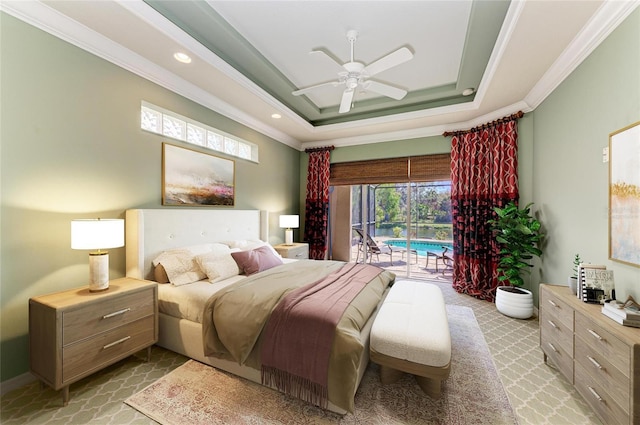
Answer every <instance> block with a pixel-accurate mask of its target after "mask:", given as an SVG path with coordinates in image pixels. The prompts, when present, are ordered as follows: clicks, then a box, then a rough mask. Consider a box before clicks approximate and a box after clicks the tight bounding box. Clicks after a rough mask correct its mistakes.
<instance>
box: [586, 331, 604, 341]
mask: <svg viewBox="0 0 640 425" xmlns="http://www.w3.org/2000/svg"><path fill="white" fill-rule="evenodd" d="M587 331H588V332H589V333H590V334H591V335H593V336H594V338H597V339H599V340H600V341H602V337H601V336H600V335H598V334H597V332H596V331H594V330H593V329H587Z"/></svg>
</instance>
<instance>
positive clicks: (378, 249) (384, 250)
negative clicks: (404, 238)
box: [353, 227, 406, 266]
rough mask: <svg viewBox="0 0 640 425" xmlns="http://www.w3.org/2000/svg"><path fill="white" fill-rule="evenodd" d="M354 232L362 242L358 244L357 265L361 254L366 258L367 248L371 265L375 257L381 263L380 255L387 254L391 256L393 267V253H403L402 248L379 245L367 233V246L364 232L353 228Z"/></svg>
mask: <svg viewBox="0 0 640 425" xmlns="http://www.w3.org/2000/svg"><path fill="white" fill-rule="evenodd" d="M353 230H354V231H355V232H356V234H357V235H358V236H359V237H360V241H359V242H358V255H357V257H356V263H357V262H358V260H359V259H360V252H362V253H363V255H362V256H363V258H364V247H365V246H366V249H367V256H368V257H369V263H371V261H372V260H373V256H374V255H375V256H376V258H377V259H378V261H377V262H378V263H379V262H380V254H385V255H388V256H389V261H390V262H391V265H392V266H393V253H394V252H401V251H402V249H401V248H396V247H391V245H387V244H378V243H377V242H376V241H374V240H373V238H372V237H371V236H369V234H368V233H367V242H366V244H365V243H364V234H363V233H362V230H360V229H358V228H355V227H354V228H353ZM405 251H406V250H405Z"/></svg>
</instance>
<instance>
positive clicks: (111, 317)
mask: <svg viewBox="0 0 640 425" xmlns="http://www.w3.org/2000/svg"><path fill="white" fill-rule="evenodd" d="M153 291H154V289H153V288H149V289H146V290H142V291H138V292H131V293H125V294H122V295H120V296H114V297H110V298H108V299H105V300H103V301H102V302H101V303H99V304H98V303H92V304H85V305H82V306H80V307H78V308H76V309H71V310H68V311H65V312H63V314H62V344H63V345H68V344H71V343H73V342H76V341H79V340H81V339H83V338H87V337H90V336H93V335H96V334H98V333H100V332H104V331H106V330H109V329H112V328H115V327H117V326H121V325H123V324H126V323H129V322H133V321H135V320H138V319H140V318H142V317H146V316H150V315H153V314H155V305H154V299H155V298H154V292H153Z"/></svg>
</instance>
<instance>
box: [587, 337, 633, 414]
mask: <svg viewBox="0 0 640 425" xmlns="http://www.w3.org/2000/svg"><path fill="white" fill-rule="evenodd" d="M575 361H576V362H577V363H579V364H580V366H582V370H584V371H585V372H586V373H587V374H589V375H590V376H591V378H592V379H593V380H594V381H595V382H598V384H599V385H600V388H602V391H604V392H605V394H606V395H607V396H609V397H611V398H612V399H613V400H615V401H616V403H617V404H618V405H620V407H622V409H623V410H624V411H625V413H626V414H629V395H630V385H631V384H630V380H629V377H627V376H625V375H624V374H623V373H622V372H620V371H619V370H618V369H617V368H615V367H613V365H611V363H610V362H609V361H608V359H607V358H606V357H603V356H602V355H601V354H600V353H597V352H596V350H594V348H593V346H591V345H590V344H587V342H586V341H584V340H583V339H582V338H579V337H577V338H576V354H575ZM577 379H578V377H577V376H576V380H577ZM609 397H607V398H609Z"/></svg>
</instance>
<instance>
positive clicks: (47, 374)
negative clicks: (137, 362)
mask: <svg viewBox="0 0 640 425" xmlns="http://www.w3.org/2000/svg"><path fill="white" fill-rule="evenodd" d="M157 341H158V285H157V283H155V282H149V281H146V280H139V279H132V278H122V279H114V280H111V281H110V282H109V289H108V290H106V291H103V292H89V287H88V286H84V287H81V288H75V289H71V290H68V291H62V292H56V293H53V294H48V295H42V296H39V297H34V298H31V299H30V300H29V343H30V347H29V354H30V359H29V363H30V368H31V373H33V374H34V375H35V376H36V377H37V378H39V379H40V380H41V381H42V382H43V383H45V384H47V385H49V386H50V387H52V388H53V389H54V390H59V389H62V403H63V405H65V406H66V405H67V404H68V403H69V385H70V384H72V383H74V382H76V381H79V380H80V379H82V378H84V377H86V376H88V375H91V374H92V373H94V372H97V371H99V370H101V369H103V368H105V367H107V366H109V365H111V364H113V363H115V362H117V361H119V360H122V359H124V358H125V357H128V356H130V355H132V354H134V353H136V352H138V351H140V350H143V349H145V348H146V349H147V361H148V360H149V357H150V355H151V346H152V345H153V344H155V343H156V342H157Z"/></svg>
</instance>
